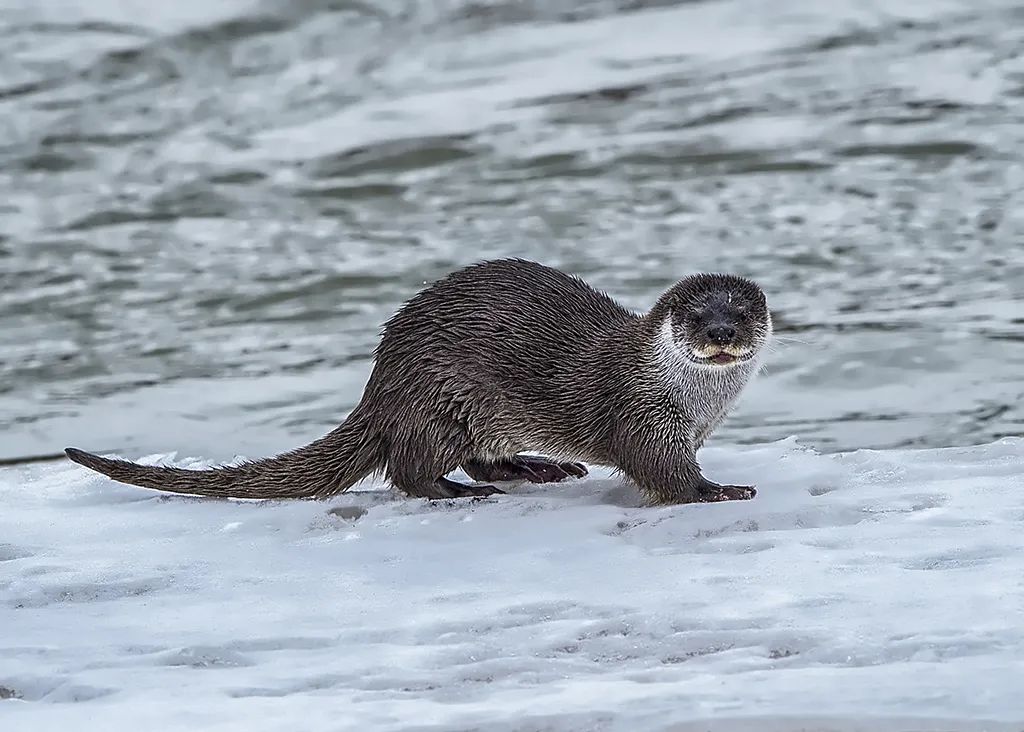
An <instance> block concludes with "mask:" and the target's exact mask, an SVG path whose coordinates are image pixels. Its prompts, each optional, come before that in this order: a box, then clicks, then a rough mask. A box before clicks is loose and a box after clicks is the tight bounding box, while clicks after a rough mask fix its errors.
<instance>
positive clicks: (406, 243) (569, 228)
mask: <svg viewBox="0 0 1024 732" xmlns="http://www.w3.org/2000/svg"><path fill="white" fill-rule="evenodd" d="M1022 54H1024V6H1021V5H1020V4H1018V3H1012V2H979V1H978V0H964V1H963V2H955V1H949V2H945V1H943V0H927V1H919V2H900V3H895V2H890V3H864V2H859V1H854V0H841V1H840V2H834V3H822V2H814V1H812V0H807V1H806V2H787V3H769V2H763V1H761V0H720V1H704V2H701V1H699V0H690V1H689V2H670V1H669V0H660V1H659V0H617V1H616V2H598V1H597V0H589V1H579V2H565V1H558V0H556V1H552V2H540V1H539V0H536V1H534V2H496V1H494V0H477V1H475V2H470V1H467V0H461V1H456V0H452V1H450V2H438V3H429V2H422V3H400V2H376V1H374V0H366V1H365V2H359V1H351V2H347V1H344V0H301V1H298V2H286V1H285V0H280V1H276V2H271V1H268V2H262V3H260V2H256V1H255V0H250V1H248V2H241V1H239V0H231V1H230V2H228V1H226V0H216V1H212V2H211V1H209V0H207V1H206V2H198V1H196V0H187V1H186V2H180V3H151V2H146V1H143V0H134V1H133V0H121V1H116V0H93V1H91V2H86V1H85V0H80V1H79V2H58V1H56V0H50V1H47V0H37V1H36V2H30V1H29V0H24V1H22V2H11V0H0V457H8V456H13V455H22V454H30V453H41V452H52V451H54V450H59V449H60V448H62V447H63V446H64V445H66V444H77V445H80V446H83V447H87V448H92V449H97V450H117V451H120V452H122V453H124V454H130V455H138V454H144V453H152V452H160V451H167V450H172V449H177V450H179V451H180V454H184V455H198V456H205V457H210V458H215V459H224V458H229V457H231V456H233V455H234V454H236V453H242V454H247V455H257V454H261V453H266V452H271V451H275V450H280V449H283V448H286V447H291V446H294V445H297V444H300V443H303V442H305V441H307V440H309V439H311V438H313V437H315V436H318V435H319V434H321V433H322V432H323V431H324V430H326V429H327V428H329V427H331V426H333V425H334V424H336V422H337V421H338V420H339V419H340V418H341V417H342V416H343V415H344V414H345V412H346V411H347V410H348V409H349V408H351V407H352V405H353V404H354V403H355V401H356V400H357V399H358V396H359V392H360V389H361V387H362V384H363V382H364V380H365V378H366V376H367V373H368V369H369V366H370V364H369V361H368V353H369V351H370V349H371V348H372V347H373V345H374V343H375V341H376V338H377V331H378V326H379V324H380V323H381V322H382V321H383V320H384V319H386V318H387V317H388V316H389V315H390V314H391V313H392V312H393V311H394V309H395V308H396V307H397V306H398V305H399V304H400V303H401V301H402V300H404V299H405V298H407V297H409V296H410V295H412V294H413V293H414V292H415V291H416V290H417V289H418V288H420V287H421V286H422V285H423V284H424V282H427V281H430V280H433V279H435V278H437V277H439V276H441V275H443V274H444V273H446V272H447V271H449V270H451V269H453V268H455V267H457V266H459V265H461V264H464V263H467V262H470V261H472V260H475V259H478V258H481V257H490V256H504V255H517V256H524V257H530V258H536V259H540V260H542V261H545V262H547V263H550V264H553V265H556V266H560V267H563V268H566V269H569V270H571V271H574V272H577V273H579V274H581V275H584V276H585V277H586V278H587V279H588V280H590V281H591V282H593V283H594V284H595V285H598V286H600V287H603V288H605V289H607V290H608V291H610V292H611V293H613V294H614V295H615V296H617V297H619V298H621V299H622V300H624V301H626V302H627V303H628V304H630V305H632V306H635V307H638V308H643V307H646V306H647V305H649V304H650V303H651V302H652V301H653V300H654V298H655V297H656V296H657V295H658V293H659V292H660V291H661V290H663V289H664V288H665V287H667V286H668V285H669V284H671V283H672V282H673V281H674V280H675V279H676V278H678V277H680V276H682V275H684V274H686V273H689V272H692V271H695V270H706V269H714V270H725V271H732V272H738V273H742V274H747V275H751V276H753V277H755V278H756V279H758V280H759V281H760V282H761V283H762V284H763V286H764V287H765V289H766V290H767V291H768V293H769V300H770V302H771V304H772V305H773V306H774V309H775V312H776V318H777V323H778V325H779V330H780V333H781V335H782V336H784V337H785V339H786V340H784V341H783V342H781V343H780V344H779V350H778V352H777V353H776V354H775V355H774V356H773V358H772V359H771V362H770V366H769V371H768V373H767V375H766V376H765V377H764V378H763V379H762V380H761V381H759V382H758V383H757V384H756V385H755V387H753V388H752V389H751V391H750V392H749V393H748V396H747V398H746V399H745V401H744V402H743V403H742V406H741V407H740V409H739V410H738V411H737V412H736V414H735V415H734V417H733V418H732V419H731V420H730V421H729V422H728V423H727V424H726V425H725V426H724V427H723V429H722V430H721V431H720V432H719V434H718V436H717V437H716V442H718V443H720V444H721V443H728V442H755V441H762V440H773V439H777V438H782V437H786V436H788V435H797V436H798V437H799V438H800V440H801V441H803V442H805V443H807V444H811V445H814V446H816V447H818V448H820V449H822V450H828V451H830V450H845V449H853V448H858V447H886V446H905V445H921V446H941V445H954V444H956V445H960V444H971V443H980V442H986V441H990V440H993V439H995V438H998V437H1000V436H1003V435H1008V434H1019V433H1021V432H1024V295H1022V293H1024V238H1022V236H1024V165H1022V163H1024V55H1022Z"/></svg>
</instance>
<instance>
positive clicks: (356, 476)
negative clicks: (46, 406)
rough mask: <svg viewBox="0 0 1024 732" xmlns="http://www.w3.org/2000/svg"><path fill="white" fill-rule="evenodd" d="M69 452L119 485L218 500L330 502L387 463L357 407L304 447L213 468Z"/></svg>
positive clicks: (380, 442)
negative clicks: (254, 499) (160, 464)
mask: <svg viewBox="0 0 1024 732" xmlns="http://www.w3.org/2000/svg"><path fill="white" fill-rule="evenodd" d="M64 452H65V454H66V455H67V456H68V457H69V458H70V459H71V460H73V461H74V462H76V463H78V464H79V465H84V466H85V467H87V468H90V469H91V470H95V471H96V472H98V473H102V474H103V475H106V476H107V477H109V478H113V479H114V480H116V481H118V482H120V483H127V484H129V485H137V486H141V487H143V488H152V489H154V490H158V491H166V492H169V493H185V494H188V495H193V496H214V497H218V498H264V499H266V498H327V497H328V496H332V495H335V494H337V493H341V492H342V491H345V490H347V489H348V488H350V487H352V486H353V485H355V484H356V483H358V482H359V481H360V480H362V479H363V478H365V477H366V476H367V475H370V474H371V473H374V472H377V471H379V470H381V469H382V468H383V467H384V463H385V460H386V458H385V454H384V443H383V438H382V437H381V436H380V434H379V433H378V432H377V431H376V430H374V429H373V428H372V426H371V425H370V424H369V423H368V421H367V420H366V419H365V418H364V417H362V416H361V415H360V414H358V409H357V410H356V411H355V412H353V413H352V414H351V415H349V417H348V419H346V420H345V421H344V422H343V423H342V424H341V425H340V426H339V427H337V428H336V429H335V430H333V431H332V432H329V433H328V434H326V435H324V436H323V437H321V438H320V439H319V440H316V441H315V442H311V443H310V444H308V445H306V446H305V447H300V448H298V449H296V450H292V451H290V452H285V453H281V454H280V455H275V456H274V457H269V458H264V459H262V460H256V461H253V462H247V463H242V464H240V465H225V466H223V467H219V468H213V469H210V470H186V469H184V468H173V467H162V466H149V465H139V464H138V463H132V462H128V461H127V460H117V459H112V458H105V457H100V456H98V455H93V454H91V453H88V452H83V451H82V450H77V449H75V448H73V447H69V448H67V449H66V450H65V451H64Z"/></svg>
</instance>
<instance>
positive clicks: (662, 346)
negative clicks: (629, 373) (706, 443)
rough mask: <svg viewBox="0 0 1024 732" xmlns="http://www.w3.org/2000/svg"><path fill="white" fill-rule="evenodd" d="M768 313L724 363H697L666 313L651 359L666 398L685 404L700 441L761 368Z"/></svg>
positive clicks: (768, 336)
mask: <svg viewBox="0 0 1024 732" xmlns="http://www.w3.org/2000/svg"><path fill="white" fill-rule="evenodd" d="M772 332H773V331H772V318H771V314H770V313H769V314H768V316H767V320H766V325H765V329H764V330H763V331H762V332H761V333H759V334H758V336H759V337H758V338H757V339H756V340H755V341H754V342H753V343H751V344H750V346H749V347H747V348H745V349H743V350H737V351H734V352H733V355H735V356H736V357H737V358H738V360H737V361H735V362H733V363H730V364H725V365H719V364H710V363H701V362H698V361H696V360H695V359H694V358H693V356H694V355H696V356H703V355H704V354H695V353H693V351H692V349H691V348H690V347H689V346H688V345H687V343H686V337H685V334H684V333H682V332H681V329H680V328H679V327H678V326H675V325H673V322H672V317H671V316H666V317H665V319H664V320H663V321H662V323H661V328H660V329H659V330H658V336H657V338H656V339H655V342H654V361H655V364H656V366H657V370H658V373H659V375H660V377H661V379H662V383H663V384H664V386H665V388H666V392H667V393H668V396H669V398H670V399H672V400H673V401H674V402H677V403H678V404H680V405H685V413H686V414H687V415H688V416H692V418H693V420H694V424H693V427H694V430H695V431H696V433H697V434H698V435H700V436H701V438H702V439H701V441H703V438H704V437H706V436H707V434H708V433H709V432H710V430H711V429H713V428H714V427H715V426H717V425H718V423H719V422H721V421H722V418H723V417H724V416H725V413H726V412H728V410H729V408H730V407H731V406H732V404H733V403H734V402H735V401H736V399H737V398H738V397H739V395H740V393H741V392H742V391H743V389H744V388H745V387H746V385H747V384H748V383H750V380H751V379H752V378H753V377H754V376H755V375H756V374H757V373H758V372H759V371H760V370H761V367H762V365H763V364H764V356H765V353H766V351H767V346H768V344H769V342H770V340H771V337H772Z"/></svg>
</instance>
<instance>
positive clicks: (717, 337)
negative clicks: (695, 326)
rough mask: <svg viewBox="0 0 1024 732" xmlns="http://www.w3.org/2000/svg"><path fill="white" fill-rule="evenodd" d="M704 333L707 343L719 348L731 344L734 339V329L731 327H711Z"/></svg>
mask: <svg viewBox="0 0 1024 732" xmlns="http://www.w3.org/2000/svg"><path fill="white" fill-rule="evenodd" d="M706 333H707V336H708V340H709V341H711V342H712V343H717V344H718V345H720V346H724V345H725V344H726V343H732V339H733V338H735V337H736V329H735V328H733V327H732V326H731V325H712V326H711V327H710V328H708V329H707V331H706Z"/></svg>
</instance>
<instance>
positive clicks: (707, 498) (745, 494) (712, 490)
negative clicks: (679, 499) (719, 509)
mask: <svg viewBox="0 0 1024 732" xmlns="http://www.w3.org/2000/svg"><path fill="white" fill-rule="evenodd" d="M697 495H698V500H699V501H700V502H701V503H717V502H719V501H749V500H750V499H751V498H753V497H754V496H756V495H757V489H755V488H754V486H752V485H704V486H701V488H700V492H699V493H698V494H697Z"/></svg>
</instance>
